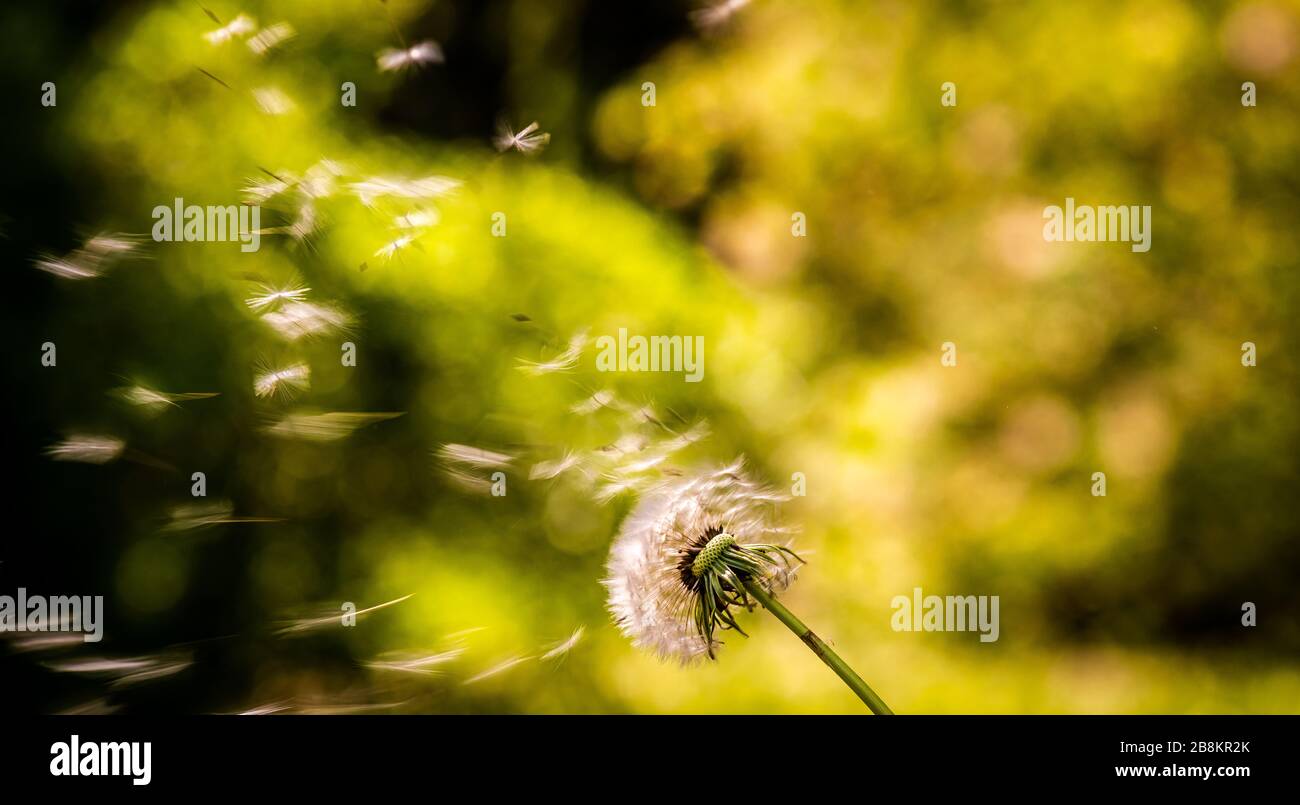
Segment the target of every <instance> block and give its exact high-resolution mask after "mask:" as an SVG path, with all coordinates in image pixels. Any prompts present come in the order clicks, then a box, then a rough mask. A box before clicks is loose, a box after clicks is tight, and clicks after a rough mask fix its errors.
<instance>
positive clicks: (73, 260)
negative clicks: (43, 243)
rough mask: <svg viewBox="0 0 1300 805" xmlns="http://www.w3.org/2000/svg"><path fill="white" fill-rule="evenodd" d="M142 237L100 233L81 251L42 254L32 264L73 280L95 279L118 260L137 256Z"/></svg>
mask: <svg viewBox="0 0 1300 805" xmlns="http://www.w3.org/2000/svg"><path fill="white" fill-rule="evenodd" d="M138 248H139V238H137V237H135V236H133V235H127V234H122V233H117V234H111V235H110V234H99V235H95V236H94V237H92V238H90V239H89V240H87V241H86V242H85V244H83V245H82V247H81V248H79V249H74V250H73V251H71V252H69V253H68V254H66V255H64V256H62V257H58V256H55V255H51V254H42V255H39V256H38V257H37V258H36V260H35V261H33V264H34V265H35V266H36V267H37V268H39V269H40V270H42V271H45V272H47V273H50V274H53V275H54V276H56V277H60V278H62V279H70V280H84V279H94V278H95V277H98V276H101V275H102V274H103V273H104V272H105V271H107V270H108V269H109V268H112V266H113V265H114V264H115V263H116V262H117V261H119V260H121V259H123V258H125V257H128V256H130V255H132V254H133V253H135V252H136V251H137V249H138Z"/></svg>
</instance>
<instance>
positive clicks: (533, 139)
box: [492, 120, 551, 154]
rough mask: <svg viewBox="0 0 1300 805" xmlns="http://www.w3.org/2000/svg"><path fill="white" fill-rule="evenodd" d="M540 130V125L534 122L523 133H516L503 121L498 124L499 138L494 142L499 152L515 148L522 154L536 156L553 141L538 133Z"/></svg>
mask: <svg viewBox="0 0 1300 805" xmlns="http://www.w3.org/2000/svg"><path fill="white" fill-rule="evenodd" d="M538 128H539V124H538V123H537V121H536V120H534V121H533V122H532V123H529V124H528V125H527V126H525V127H524V128H523V129H522V130H521V131H519V132H515V131H514V130H513V129H512V128H511V127H510V124H509V123H508V122H506V121H505V120H502V121H500V122H498V123H497V136H496V138H495V139H494V140H493V141H492V142H493V144H494V145H496V148H497V150H498V151H509V150H510V149H512V148H513V149H514V150H516V151H518V152H519V153H521V154H535V153H537V152H538V151H540V150H542V149H543V148H545V147H546V144H547V143H549V142H550V141H551V135H549V134H547V133H546V132H544V131H538Z"/></svg>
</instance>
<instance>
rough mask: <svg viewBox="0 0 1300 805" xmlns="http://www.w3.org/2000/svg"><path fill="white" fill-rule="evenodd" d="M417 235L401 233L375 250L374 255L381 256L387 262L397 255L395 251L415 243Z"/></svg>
mask: <svg viewBox="0 0 1300 805" xmlns="http://www.w3.org/2000/svg"><path fill="white" fill-rule="evenodd" d="M417 237H419V235H402V236H401V237H399V238H397V239H396V240H394V241H392V242H391V243H385V244H384V245H383V246H381V247H380V248H379V250H378V251H376V252H375V257H382V258H383V259H384V262H388V261H390V260H392V259H393V258H394V257H396V256H397V253H398V252H400V251H402V250H404V249H406V248H408V247H410V246H411V245H413V244H414V243H415V240H416V238H417Z"/></svg>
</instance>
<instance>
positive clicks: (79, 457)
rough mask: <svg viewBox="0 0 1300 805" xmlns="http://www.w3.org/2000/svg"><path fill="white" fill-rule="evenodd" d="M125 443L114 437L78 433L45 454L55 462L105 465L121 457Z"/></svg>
mask: <svg viewBox="0 0 1300 805" xmlns="http://www.w3.org/2000/svg"><path fill="white" fill-rule="evenodd" d="M125 449H126V442H124V441H122V440H121V439H118V438H117V437H115V436H98V435H94V434H85V433H79V434H75V435H73V436H69V437H68V438H66V439H64V440H63V441H61V442H59V443H58V444H56V445H52V446H51V447H50V448H49V449H48V450H47V451H46V454H47V455H48V456H49V457H50V458H52V459H54V460H55V461H79V462H81V463H83V464H107V463H108V462H110V461H113V460H114V459H116V458H119V457H120V456H121V455H122V451H124V450H125Z"/></svg>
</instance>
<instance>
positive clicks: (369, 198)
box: [348, 176, 461, 207]
mask: <svg viewBox="0 0 1300 805" xmlns="http://www.w3.org/2000/svg"><path fill="white" fill-rule="evenodd" d="M460 186H461V181H460V180H459V179H452V178H450V177H448V176H426V177H424V178H422V179H406V178H402V177H384V176H375V177H371V178H369V179H366V180H364V181H360V182H352V183H351V184H349V185H348V190H350V191H351V192H352V193H353V194H354V195H355V196H356V197H357V199H358V200H359V201H360V202H361V203H362V204H364V205H365V206H367V207H373V206H374V202H375V199H379V198H406V199H415V198H418V199H434V198H442V197H444V196H449V195H451V194H452V193H454V192H456V190H458V189H459V188H460Z"/></svg>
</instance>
